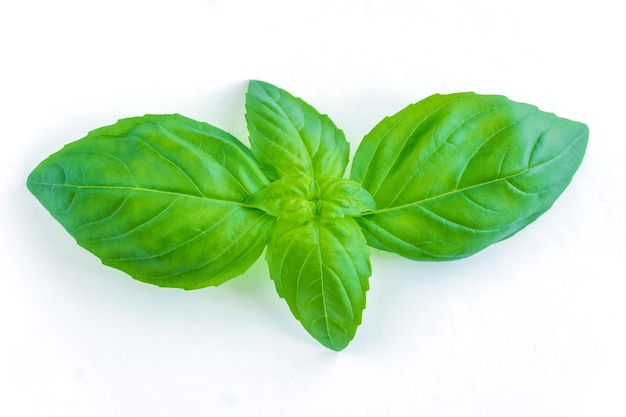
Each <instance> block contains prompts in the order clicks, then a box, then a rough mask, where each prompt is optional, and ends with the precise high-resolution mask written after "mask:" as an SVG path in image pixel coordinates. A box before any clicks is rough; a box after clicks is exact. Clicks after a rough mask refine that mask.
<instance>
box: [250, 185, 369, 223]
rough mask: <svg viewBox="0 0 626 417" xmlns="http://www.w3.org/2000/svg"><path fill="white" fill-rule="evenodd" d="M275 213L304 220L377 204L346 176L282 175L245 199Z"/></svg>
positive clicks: (336, 214) (282, 216) (336, 215)
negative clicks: (318, 177) (316, 178)
mask: <svg viewBox="0 0 626 417" xmlns="http://www.w3.org/2000/svg"><path fill="white" fill-rule="evenodd" d="M245 203H246V204H247V205H249V206H252V207H256V208H258V209H260V210H263V211H265V212H266V213H269V214H271V215H272V216H275V217H278V218H280V219H284V220H299V221H305V220H308V219H310V218H312V217H313V216H316V215H319V216H322V217H344V216H346V215H348V216H351V215H356V214H359V213H363V212H366V211H372V210H374V209H375V208H376V203H375V202H374V199H373V198H372V196H371V195H370V194H369V193H368V192H367V191H365V189H364V188H363V187H361V185H360V184H358V183H357V182H354V181H352V180H349V179H345V178H335V177H322V178H320V179H319V180H314V179H312V178H310V177H307V176H304V175H298V176H291V177H282V178H280V179H278V180H276V181H274V182H272V183H271V184H270V185H268V186H267V187H265V188H263V189H262V190H259V191H258V192H256V193H255V194H253V195H251V196H250V197H248V198H247V199H246V200H245Z"/></svg>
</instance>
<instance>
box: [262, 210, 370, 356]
mask: <svg viewBox="0 0 626 417" xmlns="http://www.w3.org/2000/svg"><path fill="white" fill-rule="evenodd" d="M267 262H268V265H269V268H270V275H271V277H272V279H273V280H274V283H275V284H276V290H277V291H278V294H279V295H280V296H281V297H283V298H284V299H285V300H286V301H287V304H288V305H289V308H290V309H291V312H292V313H293V315H294V316H295V317H296V318H297V319H298V320H299V321H300V323H302V326H303V327H304V328H305V329H306V330H307V331H308V332H309V333H310V334H311V335H312V336H313V337H314V338H315V339H317V340H318V341H319V342H320V343H322V344H323V345H324V346H326V347H328V348H330V349H333V350H341V349H343V348H345V347H346V346H347V345H348V343H349V342H350V341H351V340H352V338H353V337H354V335H355V333H356V329H357V327H358V325H359V324H360V323H361V317H362V311H363V309H364V308H365V292H366V291H367V289H368V277H369V276H370V275H371V269H370V264H369V253H368V249H367V246H366V242H365V238H364V237H363V234H362V233H361V231H360V230H359V227H358V225H357V224H356V222H355V221H354V220H353V219H350V218H332V219H329V218H324V217H315V218H313V219H312V220H309V221H308V222H305V223H297V222H289V221H280V222H279V223H278V224H277V226H276V230H275V231H274V234H273V236H272V239H271V240H270V243H269V246H268V249H267Z"/></svg>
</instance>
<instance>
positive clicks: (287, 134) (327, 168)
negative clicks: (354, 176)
mask: <svg viewBox="0 0 626 417" xmlns="http://www.w3.org/2000/svg"><path fill="white" fill-rule="evenodd" d="M246 120H247V122H248V130H249V132H250V144H251V149H252V153H253V154H254V156H255V157H256V159H257V160H258V161H259V163H260V164H261V166H262V167H263V169H264V170H265V172H267V173H268V175H269V176H270V177H271V178H272V179H278V178H281V177H285V176H299V175H305V176H309V177H312V178H319V177H322V176H325V175H329V176H334V177H341V176H342V175H343V172H344V171H345V169H346V166H347V164H348V156H349V145H348V142H347V141H346V139H345V136H344V134H343V132H342V131H341V130H339V129H338V128H337V127H336V126H335V124H334V123H333V122H332V121H331V120H330V119H329V118H328V116H326V115H321V114H320V113H318V112H317V110H315V109H314V108H313V107H311V106H310V105H309V104H307V103H305V102H304V101H303V100H301V99H299V98H296V97H294V96H292V95H291V94H289V93H288V92H286V91H284V90H281V89H280V88H277V87H274V86H273V85H271V84H268V83H264V82H261V81H250V84H249V86H248V93H247V94H246Z"/></svg>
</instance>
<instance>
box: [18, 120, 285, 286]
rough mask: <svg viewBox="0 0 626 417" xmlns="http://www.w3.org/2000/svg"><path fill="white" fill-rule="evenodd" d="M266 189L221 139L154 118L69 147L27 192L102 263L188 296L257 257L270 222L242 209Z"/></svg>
mask: <svg viewBox="0 0 626 417" xmlns="http://www.w3.org/2000/svg"><path fill="white" fill-rule="evenodd" d="M268 182H269V181H268V179H267V178H266V176H265V174H264V173H263V172H262V171H261V169H260V167H259V166H258V164H257V162H256V161H255V160H254V158H253V157H252V155H251V153H250V151H249V150H248V149H247V148H246V147H244V146H243V145H242V144H241V143H240V142H239V141H237V139H235V138H234V137H232V136H231V135H229V134H228V133H226V132H224V131H222V130H219V129H217V128H215V127H213V126H210V125H208V124H206V123H200V122H196V121H193V120H190V119H187V118H185V117H183V116H180V115H161V116H153V115H151V116H144V117H138V118H131V119H124V120H120V121H119V122H118V123H116V124H114V125H112V126H107V127H104V128H100V129H97V130H95V131H93V132H91V133H89V134H88V135H87V137H85V138H83V139H81V140H78V141H76V142H73V143H71V144H69V145H66V146H65V147H64V148H63V149H62V150H60V151H59V152H57V153H55V154H53V155H51V156H50V157H48V158H47V159H46V160H45V161H43V162H42V163H41V164H40V165H39V166H38V167H37V168H36V169H35V170H34V171H33V172H32V173H31V174H30V176H29V177H28V188H29V189H30V191H31V192H32V193H33V194H34V195H35V196H36V197H37V198H38V199H39V201H40V202H41V203H42V204H43V205H44V207H46V209H47V210H48V211H49V212H50V213H51V214H52V215H53V216H54V217H55V218H56V219H57V220H58V221H59V222H60V223H61V224H62V225H63V226H64V227H65V228H66V229H67V231H68V232H69V233H70V234H71V235H72V236H73V237H74V238H75V239H76V241H77V242H78V244H79V245H81V246H83V247H84V248H86V249H87V250H89V251H90V252H92V253H94V254H95V255H96V256H98V257H99V258H100V259H101V260H102V262H103V263H104V264H106V265H109V266H112V267H114V268H117V269H120V270H122V271H125V272H126V273H128V274H130V275H131V276H132V277H133V278H136V279H138V280H141V281H145V282H148V283H152V284H156V285H160V286H166V287H179V288H186V289H193V288H200V287H205V286H209V285H218V284H220V283H222V282H224V281H226V280H228V279H230V278H232V277H234V276H236V275H239V274H241V273H243V272H244V271H245V270H246V269H247V268H248V267H249V266H250V265H251V264H252V263H253V262H254V261H255V260H256V259H257V258H258V257H259V256H260V254H261V252H262V251H263V248H264V247H265V245H266V243H267V239H268V237H269V235H270V234H271V229H272V226H273V224H274V221H275V219H274V218H273V217H271V216H269V215H268V214H266V213H263V212H262V211H259V210H257V209H254V208H250V207H247V206H245V205H244V204H242V201H244V200H245V199H246V198H247V197H248V196H249V195H250V194H253V193H255V192H256V191H258V190H259V189H261V188H263V187H265V186H266V185H267V183H268Z"/></svg>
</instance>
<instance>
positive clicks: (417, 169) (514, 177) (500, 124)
mask: <svg viewBox="0 0 626 417" xmlns="http://www.w3.org/2000/svg"><path fill="white" fill-rule="evenodd" d="M588 134H589V132H588V129H587V126H585V125H584V124H582V123H578V122H574V121H571V120H567V119H561V118H558V117H556V116H555V115H553V114H550V113H544V112H542V111H540V110H538V109H537V108H536V107H534V106H530V105H527V104H520V103H515V102H512V101H510V100H508V99H506V98H505V97H501V96H481V95H477V94H473V93H459V94H451V95H434V96H431V97H429V98H427V99H425V100H423V101H421V102H419V103H417V104H413V105H410V106H408V107H407V108H405V109H404V110H402V111H400V112H399V113H397V114H396V115H394V116H392V117H389V118H386V119H384V120H383V121H382V122H381V123H380V124H378V125H377V126H376V127H375V128H374V129H373V130H372V131H371V132H370V133H369V134H368V135H367V136H366V137H365V138H364V140H363V142H362V143H361V145H360V147H359V149H358V150H357V153H356V156H355V158H354V162H353V167H352V173H351V178H352V179H353V180H355V181H357V182H360V183H361V184H362V185H363V187H365V189H367V190H368V191H369V192H370V193H371V194H372V196H373V197H374V199H375V200H376V205H377V211H375V212H374V214H371V215H367V216H363V217H361V218H359V219H358V222H359V224H360V225H361V227H362V228H363V230H364V233H365V234H366V236H367V239H368V242H369V243H370V244H371V245H373V246H375V247H378V248H380V249H384V250H389V251H393V252H396V253H399V254H400V255H403V256H405V257H408V258H412V259H418V260H448V259H457V258H463V257H466V256H469V255H471V254H473V253H475V252H477V251H479V250H481V249H483V248H485V247H487V246H488V245H490V244H492V243H494V242H497V241H499V240H502V239H505V238H507V237H509V236H511V235H513V234H514V233H516V232H517V231H519V230H521V229H522V228H524V227H525V226H526V225H528V224H529V223H531V222H532V221H533V220H535V219H536V218H537V217H538V216H540V215H541V214H542V213H544V212H545V211H546V210H547V209H548V208H549V207H550V206H551V205H552V204H553V203H554V201H555V199H556V198H557V197H558V196H559V195H560V194H561V193H562V192H563V190H564V189H565V187H566V186H567V185H568V184H569V182H570V180H571V179H572V176H573V175H574V172H575V171H576V170H577V168H578V166H579V165H580V162H581V160H582V158H583V154H584V152H585V147H586V144H587V139H588Z"/></svg>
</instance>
